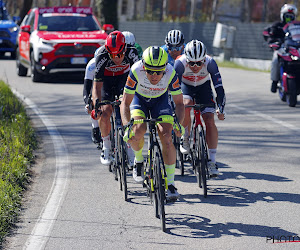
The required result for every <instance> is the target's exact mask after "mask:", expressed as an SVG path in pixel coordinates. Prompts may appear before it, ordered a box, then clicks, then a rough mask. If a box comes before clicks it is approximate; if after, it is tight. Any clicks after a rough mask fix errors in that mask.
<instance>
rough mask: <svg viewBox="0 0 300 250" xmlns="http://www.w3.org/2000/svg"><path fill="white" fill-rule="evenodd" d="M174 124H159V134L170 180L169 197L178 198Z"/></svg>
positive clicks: (171, 198) (170, 198)
mask: <svg viewBox="0 0 300 250" xmlns="http://www.w3.org/2000/svg"><path fill="white" fill-rule="evenodd" d="M172 130H173V125H172V124H168V123H160V124H158V125H157V131H158V135H159V138H160V141H161V144H162V154H163V159H164V163H165V168H166V172H167V180H168V191H167V199H169V200H176V199H177V198H178V197H179V193H178V192H177V189H176V188H175V183H174V177H175V164H176V150H175V147H174V144H173V142H172Z"/></svg>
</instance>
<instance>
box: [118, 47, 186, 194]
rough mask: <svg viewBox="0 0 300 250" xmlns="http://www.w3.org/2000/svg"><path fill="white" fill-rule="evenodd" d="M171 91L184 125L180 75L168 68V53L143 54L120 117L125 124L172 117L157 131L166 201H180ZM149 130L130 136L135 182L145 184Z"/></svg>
mask: <svg viewBox="0 0 300 250" xmlns="http://www.w3.org/2000/svg"><path fill="white" fill-rule="evenodd" d="M168 90H169V91H170V93H171V95H172V96H173V100H174V102H175V104H176V110H175V112H176V114H177V117H178V121H179V122H180V123H181V122H182V121H183V119H184V106H183V96H182V92H181V89H180V85H179V80H178V77H177V74H176V72H175V70H174V68H173V67H172V65H170V64H168V56H167V53H166V52H165V51H164V50H163V49H162V48H160V47H157V46H155V47H149V48H147V49H146V50H145V51H144V53H143V59H142V60H140V61H138V62H136V63H135V64H134V65H133V66H132V67H131V70H130V72H129V75H128V78H127V82H126V85H125V88H124V94H123V101H122V104H121V116H122V121H123V124H128V122H129V121H130V119H131V118H134V119H143V118H147V117H149V116H150V114H151V117H152V118H160V117H162V118H164V117H170V123H159V124H157V130H158V134H159V137H160V140H161V143H162V154H163V159H164V163H165V167H166V172H167V181H168V191H167V197H168V199H171V200H176V199H177V198H178V197H179V194H178V192H177V189H176V188H175V184H174V175H175V162H176V151H175V147H174V144H173V142H172V130H173V121H172V120H173V118H172V108H171V105H170V102H169V98H168ZM180 126H181V125H180ZM181 127H182V126H181ZM146 130H147V126H146V124H136V125H134V127H133V132H134V135H133V136H132V135H130V136H132V137H130V136H129V137H130V139H129V143H130V144H131V147H132V149H133V151H134V153H135V166H134V168H133V178H134V180H135V181H137V182H143V176H142V175H143V162H144V157H143V155H142V151H143V146H144V134H145V133H146ZM175 130H176V131H175V133H176V134H177V135H178V136H180V132H179V129H178V128H177V129H175ZM183 130H184V128H183V127H182V131H183ZM126 138H127V139H128V128H127V130H125V136H124V140H126Z"/></svg>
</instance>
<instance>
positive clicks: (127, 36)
mask: <svg viewBox="0 0 300 250" xmlns="http://www.w3.org/2000/svg"><path fill="white" fill-rule="evenodd" d="M122 34H123V35H124V36H125V43H127V44H130V45H132V46H134V45H135V36H134V34H132V33H131V32H130V31H123V32H122Z"/></svg>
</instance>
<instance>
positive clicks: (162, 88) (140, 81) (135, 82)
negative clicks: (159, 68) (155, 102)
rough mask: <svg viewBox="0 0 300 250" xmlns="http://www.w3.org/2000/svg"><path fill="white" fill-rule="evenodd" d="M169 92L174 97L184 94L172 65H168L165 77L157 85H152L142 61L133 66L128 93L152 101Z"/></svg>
mask: <svg viewBox="0 0 300 250" xmlns="http://www.w3.org/2000/svg"><path fill="white" fill-rule="evenodd" d="M167 90H170V93H171V94H172V95H179V94H181V93H182V92H181V89H180V85H179V80H178V77H177V75H176V72H175V70H174V68H173V67H172V66H171V65H170V64H168V65H167V67H166V70H165V73H164V76H163V77H162V79H161V80H160V81H159V82H158V83H157V84H156V85H153V84H151V83H150V81H149V79H148V78H147V76H146V73H145V69H144V65H143V62H142V60H140V61H138V62H137V63H135V64H134V65H133V66H132V68H131V70H130V73H129V76H128V78H127V82H126V85H125V92H126V93H128V94H134V93H135V92H136V93H137V94H139V95H141V96H142V97H144V98H146V99H147V98H148V99H151V98H157V97H159V96H162V95H163V94H164V93H165V92H167Z"/></svg>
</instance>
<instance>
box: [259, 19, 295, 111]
mask: <svg viewBox="0 0 300 250" xmlns="http://www.w3.org/2000/svg"><path fill="white" fill-rule="evenodd" d="M283 31H284V32H285V38H284V41H283V42H282V43H280V42H278V41H275V42H270V43H269V47H270V48H271V49H272V50H277V55H278V60H279V65H280V84H279V86H278V93H279V98H280V99H281V100H282V101H283V102H287V103H288V105H289V106H290V107H295V106H296V104H297V95H299V94H300V22H299V21H293V22H290V23H287V24H286V25H285V26H284V27H283ZM271 35H272V34H270V33H269V32H268V30H264V32H263V36H264V38H265V40H267V38H268V37H270V36H271Z"/></svg>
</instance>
